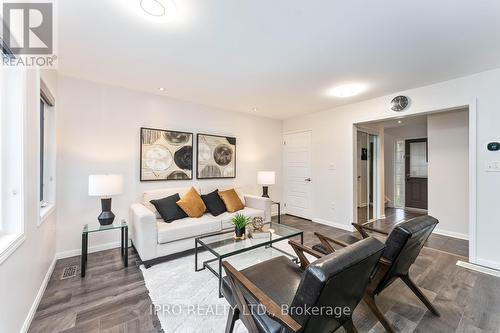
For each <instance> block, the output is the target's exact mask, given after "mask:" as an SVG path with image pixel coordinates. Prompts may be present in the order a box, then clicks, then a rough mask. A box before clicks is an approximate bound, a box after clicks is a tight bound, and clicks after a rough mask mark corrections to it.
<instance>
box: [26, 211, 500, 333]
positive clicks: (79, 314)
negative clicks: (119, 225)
mask: <svg viewBox="0 0 500 333" xmlns="http://www.w3.org/2000/svg"><path fill="white" fill-rule="evenodd" d="M282 222H283V223H284V224H287V225H291V226H294V227H297V228H300V229H302V230H304V231H305V232H304V241H305V243H306V244H308V245H312V244H314V243H316V242H317V241H316V239H315V237H314V231H318V232H321V233H324V234H327V235H330V236H334V237H340V238H341V239H344V240H349V239H351V240H352V237H354V236H353V235H352V234H350V233H349V232H346V231H344V230H340V229H336V228H332V227H329V226H326V225H321V224H317V223H313V222H311V221H308V220H303V219H300V218H296V217H291V216H282ZM436 237H438V238H436ZM432 238H433V239H431V240H430V241H429V242H428V244H427V247H425V248H424V249H423V250H422V252H421V255H420V256H419V258H418V259H417V261H416V263H415V264H414V265H413V267H412V269H411V273H412V276H413V279H414V280H415V282H416V283H417V284H418V285H419V286H420V287H421V288H422V289H423V290H424V293H425V294H426V295H427V296H428V297H429V299H431V301H432V302H433V304H434V305H435V306H436V307H437V308H438V310H439V311H440V312H441V317H440V318H438V317H434V316H432V315H431V314H430V313H429V312H427V311H426V310H425V308H424V306H423V305H422V304H421V303H420V302H419V300H418V299H417V298H416V297H415V296H414V295H413V294H412V293H411V291H409V289H408V288H407V287H406V286H405V285H404V284H403V283H401V282H399V281H397V282H395V283H394V284H393V285H391V286H390V287H389V288H388V289H387V290H386V291H384V292H383V293H382V295H380V296H379V297H378V298H377V303H378V304H379V305H380V307H381V309H382V310H383V311H384V312H385V313H386V314H387V316H388V318H389V320H390V321H391V322H393V323H394V324H395V326H396V327H397V329H398V331H400V332H440V333H441V332H443V333H446V332H456V333H464V332H500V330H499V327H500V279H499V278H495V277H492V276H489V275H484V274H481V273H477V272H473V271H469V270H467V269H464V268H462V267H458V266H456V261H457V260H466V258H464V257H463V256H462V255H463V249H462V245H463V244H462V242H460V241H459V240H455V239H452V238H448V237H444V236H434V235H433V236H432ZM446 251H450V252H451V253H446ZM129 255H130V266H129V267H128V268H124V267H123V264H122V262H121V257H120V253H119V249H113V250H108V251H103V252H98V253H93V254H90V255H89V257H88V269H87V276H86V277H85V279H81V278H80V277H79V276H77V277H73V278H70V279H66V280H61V273H62V270H63V268H64V267H66V266H69V265H79V257H72V258H67V259H62V260H59V261H58V262H57V264H56V268H55V270H54V272H53V274H52V277H51V279H50V281H49V284H48V286H47V289H46V291H45V293H44V296H43V298H42V301H41V303H40V305H39V307H38V309H37V312H36V314H35V317H34V320H33V322H32V324H31V327H30V329H29V332H30V333H33V332H37V333H70V332H71V333H73V332H82V333H83V332H85V333H88V332H90V333H93V332H109V333H111V332H134V333H139V332H146V333H153V332H163V331H162V330H161V328H160V324H159V321H158V318H157V317H156V316H155V315H152V314H151V305H152V303H151V300H150V298H149V296H148V291H147V289H146V287H145V285H144V279H143V276H142V272H141V271H140V269H139V267H138V266H137V265H136V261H137V260H138V256H137V254H136V253H135V251H134V250H133V249H132V248H130V249H129ZM354 319H355V324H356V326H357V328H358V330H359V332H368V331H370V332H383V329H382V326H381V325H380V324H379V323H377V321H376V319H375V317H374V316H373V315H372V314H371V313H370V312H369V310H368V308H367V307H366V306H365V305H364V304H363V303H361V304H360V305H359V306H358V308H357V309H356V312H355V315H354ZM220 331H221V332H222V331H224V328H223V327H221V330H220Z"/></svg>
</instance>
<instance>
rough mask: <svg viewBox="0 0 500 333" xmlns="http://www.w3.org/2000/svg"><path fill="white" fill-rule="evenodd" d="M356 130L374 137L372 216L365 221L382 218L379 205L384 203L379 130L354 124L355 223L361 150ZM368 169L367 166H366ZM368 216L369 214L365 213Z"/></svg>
mask: <svg viewBox="0 0 500 333" xmlns="http://www.w3.org/2000/svg"><path fill="white" fill-rule="evenodd" d="M358 132H363V133H366V134H368V136H367V137H369V135H373V136H375V137H376V139H375V140H376V142H375V145H374V150H375V159H374V160H373V166H374V170H373V175H375V177H374V179H373V217H372V218H371V219H369V218H368V219H367V222H365V223H368V222H371V221H374V220H377V219H381V218H384V217H385V216H384V210H383V209H381V205H383V204H384V200H382V198H383V197H382V195H383V193H382V192H383V188H382V186H381V185H382V183H383V180H382V179H383V168H382V167H381V164H382V161H383V156H382V155H381V152H382V147H381V142H382V140H381V139H380V138H381V133H380V131H377V130H375V129H373V128H370V127H365V126H363V125H355V126H354V145H353V148H354V154H353V159H354V179H355V188H356V190H355V197H356V204H355V205H354V206H355V212H354V219H353V222H355V223H357V222H358V205H357V198H358V193H357V191H358V163H357V162H358V160H357V159H358V156H360V155H359V154H360V153H361V152H359V151H358ZM382 137H383V133H382ZM367 170H368V168H367ZM367 178H369V175H368V176H367ZM367 181H368V182H369V181H370V180H369V179H367ZM366 192H367V196H369V195H370V194H369V193H370V191H368V190H367V191H366ZM366 204H367V207H368V209H369V205H370V200H369V199H368V198H367V202H366ZM367 216H369V215H367Z"/></svg>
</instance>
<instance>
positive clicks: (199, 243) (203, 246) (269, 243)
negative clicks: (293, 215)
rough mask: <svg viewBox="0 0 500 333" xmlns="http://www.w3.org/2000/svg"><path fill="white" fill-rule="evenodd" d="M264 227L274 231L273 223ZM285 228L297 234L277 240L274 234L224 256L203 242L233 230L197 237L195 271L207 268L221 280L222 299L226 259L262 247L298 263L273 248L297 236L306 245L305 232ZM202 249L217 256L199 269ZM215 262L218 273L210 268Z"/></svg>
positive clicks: (220, 294)
mask: <svg viewBox="0 0 500 333" xmlns="http://www.w3.org/2000/svg"><path fill="white" fill-rule="evenodd" d="M264 226H266V227H269V228H271V229H272V226H273V222H268V223H265V224H264ZM279 226H280V227H282V226H283V225H282V224H280V225H279ZM285 227H286V228H289V229H292V231H293V230H296V232H292V233H291V234H289V235H286V236H280V237H279V238H276V239H272V234H271V233H269V240H268V241H265V242H262V243H259V244H255V245H252V246H249V247H245V248H241V249H238V250H235V251H231V252H228V253H224V254H219V253H218V252H217V249H213V248H212V247H211V246H210V245H211V244H213V243H209V244H206V243H205V242H203V239H204V238H208V237H213V236H218V235H225V234H233V233H234V230H232V229H231V230H223V231H219V232H216V233H212V234H209V235H204V236H201V237H197V238H196V239H195V241H194V246H195V247H194V249H195V251H194V265H195V271H196V272H199V271H202V270H204V269H205V268H207V269H208V270H209V271H211V272H212V273H213V274H214V275H215V276H216V277H217V278H218V279H219V298H222V291H221V290H222V261H223V260H224V259H226V258H229V257H232V256H235V255H238V254H241V253H244V252H248V251H251V250H255V249H257V248H260V247H266V248H269V247H271V248H273V249H274V250H277V251H279V252H282V253H283V254H285V255H286V256H288V257H291V258H293V259H292V260H293V261H294V262H297V263H298V258H297V257H296V256H294V255H291V254H290V253H287V252H285V251H283V250H281V249H278V248H276V247H274V246H272V244H273V243H276V242H280V241H283V240H286V239H290V238H293V237H297V236H300V243H301V244H304V232H303V231H302V230H299V229H294V228H292V227H288V226H285ZM278 236H279V235H278ZM200 249H202V250H207V251H208V252H210V253H211V254H213V255H214V256H215V258H213V259H210V260H206V261H204V262H203V266H202V267H201V268H198V252H199V251H200ZM214 261H218V271H216V270H215V269H213V268H212V267H210V265H208V264H209V263H211V262H214Z"/></svg>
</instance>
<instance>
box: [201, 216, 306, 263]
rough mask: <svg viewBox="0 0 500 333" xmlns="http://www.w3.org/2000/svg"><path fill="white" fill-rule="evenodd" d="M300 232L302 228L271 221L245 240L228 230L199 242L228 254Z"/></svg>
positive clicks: (297, 234) (296, 234) (222, 253)
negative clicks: (237, 238)
mask: <svg viewBox="0 0 500 333" xmlns="http://www.w3.org/2000/svg"><path fill="white" fill-rule="evenodd" d="M250 228H251V227H250ZM300 234H302V230H299V229H295V228H292V227H289V226H285V225H283V224H277V223H272V222H271V223H266V224H264V227H263V228H262V231H255V232H253V233H252V237H251V238H250V237H248V236H247V237H246V238H245V239H243V240H235V239H234V238H233V235H234V230H228V231H222V232H218V233H215V234H211V235H207V236H202V237H199V238H197V242H198V243H200V244H202V245H203V246H205V247H207V248H209V249H211V250H213V251H215V252H217V253H218V254H219V255H226V254H230V253H234V252H240V251H242V250H243V251H244V250H245V249H247V248H251V247H255V246H259V244H264V243H269V242H273V243H274V242H278V241H280V240H284V239H287V238H291V237H293V236H299V235H300Z"/></svg>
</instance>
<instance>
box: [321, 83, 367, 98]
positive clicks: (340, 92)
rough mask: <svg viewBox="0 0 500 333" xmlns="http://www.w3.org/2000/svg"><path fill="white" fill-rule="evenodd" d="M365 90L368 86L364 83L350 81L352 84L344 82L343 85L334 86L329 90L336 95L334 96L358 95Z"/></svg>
mask: <svg viewBox="0 0 500 333" xmlns="http://www.w3.org/2000/svg"><path fill="white" fill-rule="evenodd" d="M365 90H366V86H365V85H363V84H359V83H350V84H343V85H340V86H337V87H334V88H332V89H331V90H330V91H329V92H328V95H330V96H334V97H340V98H345V97H352V96H355V95H358V94H360V93H361V92H363V91H365Z"/></svg>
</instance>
